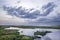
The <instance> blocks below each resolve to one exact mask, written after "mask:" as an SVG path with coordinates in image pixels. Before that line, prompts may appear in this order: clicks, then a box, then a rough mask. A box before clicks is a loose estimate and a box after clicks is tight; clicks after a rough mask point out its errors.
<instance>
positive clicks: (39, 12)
mask: <svg viewBox="0 0 60 40" xmlns="http://www.w3.org/2000/svg"><path fill="white" fill-rule="evenodd" d="M29 2H30V1H29ZM37 2H38V1H37ZM17 3H18V4H19V5H20V4H21V1H18V2H17ZM25 3H26V2H25ZM27 3H28V2H27ZM56 3H58V2H46V4H44V5H42V6H41V8H38V9H37V8H34V7H32V8H28V9H27V8H26V7H24V6H18V5H17V6H15V4H14V5H12V6H8V5H4V6H3V11H5V12H6V13H5V14H4V12H3V13H2V14H4V15H5V16H4V18H5V17H6V15H8V16H7V17H10V16H11V19H10V18H8V20H4V18H3V21H2V20H1V19H2V17H3V15H2V16H0V24H12V25H14V24H16V25H18V24H21V25H38V26H40V25H54V26H55V25H57V26H59V25H60V18H59V17H60V12H59V10H58V9H59V5H57V4H56ZM23 4H24V3H23ZM32 4H33V3H32ZM42 4H43V3H42ZM58 4H59V3H58ZM21 5H22V4H21ZM24 5H25V4H24ZM40 5H41V4H40ZM26 6H27V5H26ZM57 10H58V11H57ZM7 17H6V18H7ZM6 18H5V19H6ZM7 21H8V22H7ZM9 21H10V22H9ZM11 21H12V22H13V23H12V22H11ZM14 22H15V23H14Z"/></svg>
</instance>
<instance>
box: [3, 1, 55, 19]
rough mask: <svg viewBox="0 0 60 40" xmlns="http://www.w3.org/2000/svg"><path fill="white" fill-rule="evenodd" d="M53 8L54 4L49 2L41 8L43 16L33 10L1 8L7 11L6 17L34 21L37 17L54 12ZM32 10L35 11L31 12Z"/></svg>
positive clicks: (38, 11)
mask: <svg viewBox="0 0 60 40" xmlns="http://www.w3.org/2000/svg"><path fill="white" fill-rule="evenodd" d="M54 7H55V4H54V3H52V2H49V3H48V4H47V5H45V6H42V9H43V12H42V13H43V14H41V12H40V10H35V9H34V8H32V9H25V8H23V7H22V6H20V7H18V8H13V7H6V6H3V8H4V10H6V11H7V13H8V15H12V16H17V17H21V18H29V19H35V18H37V17H38V16H47V15H48V14H49V13H51V12H52V11H53V10H54V9H53V8H54ZM28 10H29V11H28ZM33 10H35V11H33ZM26 11H27V12H26ZM31 11H33V12H31ZM30 12H31V13H30Z"/></svg>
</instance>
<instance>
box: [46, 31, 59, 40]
mask: <svg viewBox="0 0 60 40" xmlns="http://www.w3.org/2000/svg"><path fill="white" fill-rule="evenodd" d="M47 36H48V37H50V38H51V39H52V40H60V30H59V31H55V32H52V33H49V34H47Z"/></svg>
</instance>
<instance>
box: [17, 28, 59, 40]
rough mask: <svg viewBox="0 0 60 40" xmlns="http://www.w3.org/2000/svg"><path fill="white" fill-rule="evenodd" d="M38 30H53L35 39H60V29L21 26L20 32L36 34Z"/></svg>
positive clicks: (28, 34)
mask: <svg viewBox="0 0 60 40" xmlns="http://www.w3.org/2000/svg"><path fill="white" fill-rule="evenodd" d="M36 31H40V32H41V31H51V33H47V34H46V35H45V36H43V37H41V38H36V39H34V40H60V29H44V28H35V29H23V28H20V29H19V30H18V32H20V35H27V36H34V32H36Z"/></svg>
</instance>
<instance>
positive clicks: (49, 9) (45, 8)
mask: <svg viewBox="0 0 60 40" xmlns="http://www.w3.org/2000/svg"><path fill="white" fill-rule="evenodd" d="M55 7H56V5H55V4H54V3H53V2H49V3H48V4H47V5H44V6H42V10H43V15H42V16H47V15H48V14H49V13H51V12H52V11H53V10H54V8H55Z"/></svg>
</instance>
